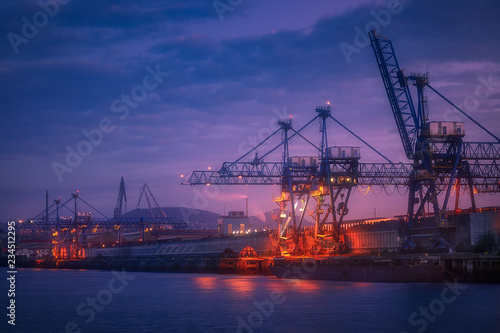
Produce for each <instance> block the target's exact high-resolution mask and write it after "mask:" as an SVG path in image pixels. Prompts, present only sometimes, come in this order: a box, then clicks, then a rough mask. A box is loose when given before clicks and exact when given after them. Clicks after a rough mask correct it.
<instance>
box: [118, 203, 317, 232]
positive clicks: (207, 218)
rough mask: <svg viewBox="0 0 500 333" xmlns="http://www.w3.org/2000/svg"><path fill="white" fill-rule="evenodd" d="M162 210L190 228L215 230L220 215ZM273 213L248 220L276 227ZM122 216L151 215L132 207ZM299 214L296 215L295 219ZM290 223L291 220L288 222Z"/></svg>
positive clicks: (307, 220)
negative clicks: (182, 221)
mask: <svg viewBox="0 0 500 333" xmlns="http://www.w3.org/2000/svg"><path fill="white" fill-rule="evenodd" d="M162 209H163V211H164V212H165V214H167V216H170V217H177V218H180V219H182V220H184V221H186V222H187V223H188V225H189V226H188V229H190V230H217V220H218V219H219V218H220V217H221V215H220V214H217V213H213V212H210V211H207V210H200V209H192V208H184V207H162ZM276 213H277V210H275V211H274V213H273V212H272V211H271V212H265V213H263V214H259V215H256V216H250V218H249V221H250V225H251V226H252V228H253V229H264V228H265V229H276V228H277V227H278V224H277V223H276V221H275V220H273V218H272V215H273V214H276ZM153 214H154V216H161V213H160V212H159V210H158V208H153ZM122 216H123V217H141V216H142V217H151V211H150V210H149V209H134V210H132V211H130V212H127V213H125V214H123V215H122ZM299 218H300V215H298V216H297V221H298V219H299ZM290 223H291V222H290ZM312 224H314V222H313V221H312V219H311V217H310V216H307V215H306V216H305V218H304V222H303V223H302V225H304V226H306V225H312Z"/></svg>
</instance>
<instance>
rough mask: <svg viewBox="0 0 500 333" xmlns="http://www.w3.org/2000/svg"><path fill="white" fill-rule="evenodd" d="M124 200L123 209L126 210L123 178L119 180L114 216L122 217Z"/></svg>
mask: <svg viewBox="0 0 500 333" xmlns="http://www.w3.org/2000/svg"><path fill="white" fill-rule="evenodd" d="M124 200H125V211H127V192H126V191H125V180H123V177H122V178H121V180H120V189H119V190H118V199H117V202H116V208H115V212H114V214H113V217H114V218H119V217H122V209H123V201H124Z"/></svg>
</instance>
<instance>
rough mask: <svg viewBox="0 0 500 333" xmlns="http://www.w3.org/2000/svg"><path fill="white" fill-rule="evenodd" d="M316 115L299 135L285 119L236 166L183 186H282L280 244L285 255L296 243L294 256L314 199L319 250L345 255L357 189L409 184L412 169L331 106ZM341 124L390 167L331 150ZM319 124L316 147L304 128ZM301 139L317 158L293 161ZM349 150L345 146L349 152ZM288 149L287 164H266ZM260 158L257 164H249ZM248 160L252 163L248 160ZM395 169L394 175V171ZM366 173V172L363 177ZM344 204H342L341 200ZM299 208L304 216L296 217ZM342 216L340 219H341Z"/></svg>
mask: <svg viewBox="0 0 500 333" xmlns="http://www.w3.org/2000/svg"><path fill="white" fill-rule="evenodd" d="M315 111H316V116H315V117H314V118H313V119H312V120H310V121H309V122H308V123H306V124H305V125H304V126H302V127H301V128H300V129H299V130H295V129H293V127H292V121H291V119H285V120H279V121H278V125H279V126H280V127H279V129H277V130H276V131H275V132H274V133H272V134H271V135H269V136H268V137H267V138H265V139H264V140H263V141H262V142H260V143H259V144H258V145H256V146H255V147H254V148H252V149H250V150H249V151H248V152H247V153H246V154H244V155H243V156H241V157H240V158H238V159H237V160H236V161H234V162H224V163H222V166H221V167H220V168H219V169H215V170H209V171H193V172H191V173H190V174H189V175H188V176H187V177H185V178H183V179H182V182H181V184H183V185H211V184H225V185H280V186H281V194H280V196H279V197H275V198H274V202H276V203H277V204H278V206H279V213H278V214H277V215H276V216H275V220H276V221H277V223H278V235H279V243H280V246H281V247H282V249H283V250H289V249H286V245H285V244H286V242H287V241H288V240H289V239H293V243H294V249H290V250H291V251H289V252H292V253H300V252H301V251H302V247H301V245H300V236H301V227H302V223H303V221H304V217H305V213H306V211H307V208H308V207H309V202H310V199H311V198H313V200H315V201H316V207H315V208H314V210H313V213H312V215H313V216H314V218H315V240H316V242H317V244H316V245H317V247H318V248H319V249H320V250H319V251H321V248H323V246H322V243H325V242H328V245H331V244H333V247H334V248H335V250H338V251H342V250H343V246H344V241H343V234H342V228H341V225H342V221H343V218H344V216H345V215H347V213H348V201H349V198H350V195H351V192H352V189H353V188H354V187H355V186H357V185H358V184H363V185H364V184H367V183H368V184H371V185H374V184H376V185H381V186H385V185H389V184H392V185H397V184H399V185H404V184H406V180H407V177H408V172H409V170H410V165H409V164H408V165H395V164H394V163H392V162H391V161H390V160H389V159H387V158H386V157H385V156H384V155H383V154H381V153H380V152H378V151H377V150H376V149H375V148H373V147H372V146H371V145H370V144H368V143H367V142H366V141H364V140H363V139H361V138H360V137H359V136H357V135H356V134H355V133H353V132H352V131H351V130H349V129H348V128H347V127H345V126H344V125H343V124H342V123H340V122H339V121H338V120H337V119H335V118H334V117H333V116H332V115H331V107H330V105H327V106H318V107H316V110H315ZM328 120H329V121H332V120H333V121H335V122H336V123H337V124H339V125H340V126H341V127H343V128H344V129H346V130H347V131H348V132H350V133H351V134H352V135H354V136H355V137H356V138H358V139H359V140H360V141H362V142H363V143H365V144H366V145H367V146H368V147H370V148H371V149H373V150H374V151H375V152H377V153H378V154H379V155H381V156H382V157H383V158H384V159H386V160H387V163H372V164H360V163H359V158H360V157H361V156H360V153H359V152H360V151H359V148H357V147H349V150H348V151H346V150H345V149H344V150H343V149H342V147H330V146H329V144H328V136H327V130H326V129H327V121H328ZM315 121H319V124H320V133H321V142H320V147H318V146H316V145H315V144H314V143H312V142H311V141H310V140H309V139H307V138H306V137H305V136H304V135H303V132H304V129H305V128H308V127H309V125H311V124H312V123H313V122H315ZM280 132H281V138H282V139H281V142H280V143H279V144H278V145H276V146H274V147H273V148H272V149H270V150H269V151H267V152H265V153H264V154H262V155H261V156H258V155H257V150H258V149H259V148H260V147H262V146H263V145H264V144H265V143H266V142H268V141H269V140H270V139H271V138H272V137H274V136H277V135H279V134H280ZM295 138H300V139H302V140H304V141H305V142H307V144H308V145H309V146H310V147H312V148H313V151H315V154H316V156H318V158H316V157H313V156H304V157H291V156H289V143H290V141H291V140H292V139H295ZM344 148H345V147H344ZM278 149H282V151H283V155H282V160H281V161H279V162H266V161H265V159H266V158H267V157H269V156H270V155H271V154H272V153H274V152H276V151H278ZM254 153H255V158H254V159H253V160H248V159H249V158H250V157H251V156H253V154H254ZM245 160H247V161H245ZM389 170H390V171H389ZM360 171H363V172H364V173H360ZM339 198H340V199H341V202H340V203H338V204H337V202H338V199H339ZM299 203H302V205H301V207H300V211H301V213H300V216H298V215H299V214H297V213H296V209H297V208H298V205H299ZM337 215H338V217H337ZM329 219H331V224H332V225H333V229H332V230H328V231H327V230H324V226H325V224H326V222H327V220H329Z"/></svg>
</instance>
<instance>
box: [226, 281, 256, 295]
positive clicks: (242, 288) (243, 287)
mask: <svg viewBox="0 0 500 333" xmlns="http://www.w3.org/2000/svg"><path fill="white" fill-rule="evenodd" d="M224 283H225V284H226V285H227V286H228V287H229V289H231V291H233V292H235V293H237V294H238V295H239V296H248V295H250V294H251V293H252V292H253V291H254V290H255V284H254V282H253V281H252V280H251V279H250V278H247V277H243V278H241V277H235V278H230V279H225V280H224Z"/></svg>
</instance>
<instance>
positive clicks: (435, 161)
mask: <svg viewBox="0 0 500 333" xmlns="http://www.w3.org/2000/svg"><path fill="white" fill-rule="evenodd" d="M369 37H370V42H371V46H372V49H373V51H374V53H375V58H376V61H377V65H378V68H379V70H380V75H381V77H382V81H383V84H384V88H385V90H386V93H387V97H388V99H389V104H390V106H391V109H392V113H393V116H394V119H395V121H396V126H397V128H398V131H399V135H400V137H401V142H402V144H403V149H404V151H405V154H406V157H407V158H408V159H409V160H412V164H413V168H412V171H411V173H410V176H409V183H408V185H409V198H408V232H407V238H406V242H405V244H404V247H406V248H415V247H416V244H415V243H414V239H415V238H417V237H431V238H432V239H433V240H434V241H435V245H436V246H438V247H446V246H447V245H448V244H447V242H446V240H444V239H443V238H442V232H443V230H444V228H446V227H448V222H447V217H446V211H447V205H448V201H449V198H450V194H451V192H452V189H453V187H454V186H455V188H456V189H457V191H456V192H457V193H456V195H457V199H456V203H455V209H456V210H457V208H458V196H459V192H460V188H461V187H462V180H465V183H466V184H465V185H466V188H467V189H468V192H469V195H470V198H471V206H472V210H473V211H475V210H476V203H475V198H474V194H475V192H476V191H479V190H482V191H485V192H494V193H495V192H500V182H499V178H498V175H499V165H498V161H500V144H499V143H500V139H499V138H498V137H497V136H495V135H494V134H493V133H491V132H490V131H488V130H487V129H486V128H485V127H484V126H482V125H481V124H480V123H479V122H477V121H476V120H474V119H473V118H472V117H470V116H469V115H468V114H467V113H465V112H464V111H463V110H461V109H460V108H459V107H457V106H456V105H455V104H453V103H452V102H451V101H450V100H448V99H447V98H446V97H444V96H443V95H442V94H441V93H439V92H438V91H437V90H436V89H435V88H433V87H432V86H431V85H430V83H429V82H430V81H429V73H425V74H419V73H411V74H409V75H407V73H406V72H405V71H404V70H403V69H401V68H400V66H399V63H398V60H397V58H396V53H395V52H394V48H393V46H392V42H391V40H389V39H388V38H386V37H384V36H383V35H381V34H380V33H378V32H376V31H375V30H372V31H370V32H369ZM411 85H413V86H415V87H416V89H417V108H415V105H414V103H413V100H412V96H411V92H410V86H411ZM426 87H428V88H429V89H430V90H432V91H433V92H435V93H436V94H437V95H438V96H440V97H441V98H443V99H444V100H445V101H446V102H448V103H449V104H450V105H452V106H453V107H454V108H455V109H457V110H458V111H459V112H460V113H461V114H463V115H464V116H465V117H466V118H468V119H469V120H471V121H472V122H474V123H475V124H476V125H478V126H479V127H480V128H481V129H483V130H484V131H485V132H486V133H488V134H489V135H490V136H492V137H493V138H494V139H495V140H496V142H469V143H466V142H463V137H464V136H465V126H464V123H463V122H430V121H429V109H428V103H427V97H426V95H425V88H426ZM484 161H488V163H484ZM443 180H445V181H443ZM439 183H441V184H439ZM443 185H444V186H443ZM443 191H444V192H445V195H444V197H443V199H442V203H441V206H440V203H439V201H438V196H439V194H440V193H441V192H443ZM424 193H425V194H424ZM426 203H427V204H431V205H432V207H433V211H434V218H435V222H436V227H437V228H436V229H435V231H434V233H432V234H415V233H413V228H414V226H415V225H416V224H417V223H418V221H419V219H421V218H423V217H425V215H426V214H425V204H426Z"/></svg>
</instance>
